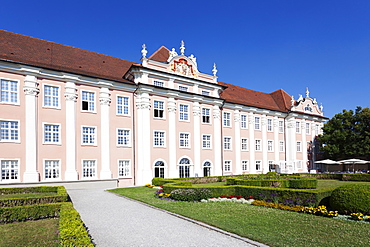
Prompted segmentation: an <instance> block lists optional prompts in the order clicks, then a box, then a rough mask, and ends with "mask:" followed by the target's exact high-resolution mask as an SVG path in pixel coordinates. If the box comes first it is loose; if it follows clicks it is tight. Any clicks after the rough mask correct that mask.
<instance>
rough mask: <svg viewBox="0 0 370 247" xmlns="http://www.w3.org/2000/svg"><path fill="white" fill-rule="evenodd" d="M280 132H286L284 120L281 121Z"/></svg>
mask: <svg viewBox="0 0 370 247" xmlns="http://www.w3.org/2000/svg"><path fill="white" fill-rule="evenodd" d="M279 133H284V122H283V121H279Z"/></svg>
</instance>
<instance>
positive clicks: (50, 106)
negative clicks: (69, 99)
mask: <svg viewBox="0 0 370 247" xmlns="http://www.w3.org/2000/svg"><path fill="white" fill-rule="evenodd" d="M46 87H51V88H57V89H58V90H57V92H58V96H57V97H55V96H54V95H46V90H45V88H46ZM42 90H43V99H42V107H44V108H52V109H61V105H60V95H61V90H60V86H59V85H52V84H43V87H42ZM46 97H50V104H51V105H46V103H45V102H46V100H45V98H46ZM54 98H57V104H58V105H57V106H54V105H53V102H54V101H53V99H54Z"/></svg>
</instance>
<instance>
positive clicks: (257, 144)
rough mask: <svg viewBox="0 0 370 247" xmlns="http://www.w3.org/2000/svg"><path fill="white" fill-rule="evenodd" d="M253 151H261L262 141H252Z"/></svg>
mask: <svg viewBox="0 0 370 247" xmlns="http://www.w3.org/2000/svg"><path fill="white" fill-rule="evenodd" d="M254 146H255V149H254V150H255V151H262V140H261V139H255V141H254Z"/></svg>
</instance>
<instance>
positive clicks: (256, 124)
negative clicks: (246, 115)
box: [254, 117, 261, 130]
mask: <svg viewBox="0 0 370 247" xmlns="http://www.w3.org/2000/svg"><path fill="white" fill-rule="evenodd" d="M254 129H255V130H261V117H254Z"/></svg>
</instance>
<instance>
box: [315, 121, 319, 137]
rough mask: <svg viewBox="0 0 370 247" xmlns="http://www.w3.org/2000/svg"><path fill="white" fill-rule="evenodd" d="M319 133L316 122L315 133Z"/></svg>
mask: <svg viewBox="0 0 370 247" xmlns="http://www.w3.org/2000/svg"><path fill="white" fill-rule="evenodd" d="M318 134H319V125H318V124H316V125H315V135H318Z"/></svg>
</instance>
